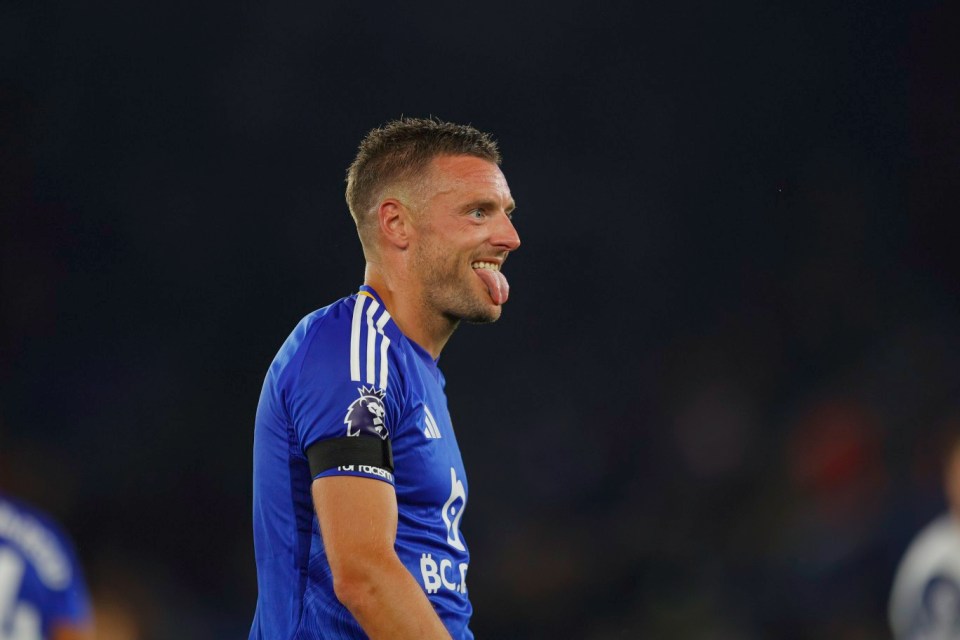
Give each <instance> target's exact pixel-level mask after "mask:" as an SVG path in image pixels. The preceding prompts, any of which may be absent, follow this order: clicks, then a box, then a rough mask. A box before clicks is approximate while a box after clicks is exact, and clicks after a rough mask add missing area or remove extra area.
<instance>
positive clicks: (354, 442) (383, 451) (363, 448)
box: [307, 436, 393, 478]
mask: <svg viewBox="0 0 960 640" xmlns="http://www.w3.org/2000/svg"><path fill="white" fill-rule="evenodd" d="M307 460H309V461H310V475H311V476H312V477H314V478H316V477H317V475H319V474H321V473H323V472H324V471H328V470H330V469H333V468H334V467H344V466H347V465H367V466H370V467H379V468H381V469H386V470H387V471H389V472H390V473H393V448H392V447H391V446H390V439H389V438H387V439H386V440H381V439H380V438H371V437H357V436H343V437H342V438H333V439H331V440H319V441H317V442H315V443H313V444H312V445H310V447H308V448H307Z"/></svg>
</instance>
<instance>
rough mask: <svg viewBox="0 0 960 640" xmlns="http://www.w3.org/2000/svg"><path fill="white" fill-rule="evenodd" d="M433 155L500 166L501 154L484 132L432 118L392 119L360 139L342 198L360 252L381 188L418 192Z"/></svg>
mask: <svg viewBox="0 0 960 640" xmlns="http://www.w3.org/2000/svg"><path fill="white" fill-rule="evenodd" d="M438 156H475V157H477V158H482V159H484V160H489V161H490V162H493V163H494V164H497V165H499V164H500V151H499V150H498V149H497V143H496V142H495V141H494V140H493V138H492V137H491V136H490V135H489V134H487V133H483V132H481V131H478V130H476V129H474V128H473V127H471V126H470V125H463V124H454V123H452V122H444V121H443V120H439V119H437V118H433V117H430V118H400V119H399V120H392V121H390V122H388V123H386V124H385V125H383V126H382V127H380V128H378V129H374V130H372V131H371V132H370V133H368V134H367V135H366V137H364V139H363V141H362V142H361V143H360V148H359V149H358V150H357V156H356V158H354V160H353V163H352V164H351V165H350V168H349V169H347V193H346V196H347V206H348V207H350V215H351V216H353V221H354V222H355V223H356V224H357V231H358V233H359V234H360V241H361V242H362V243H363V245H364V249H365V250H366V249H367V248H368V246H369V245H368V242H367V238H368V234H369V233H370V231H371V230H372V229H373V228H374V226H375V221H376V216H374V215H373V209H374V207H376V206H377V205H378V204H379V199H380V197H381V196H382V194H383V191H384V189H386V188H387V187H389V186H392V185H395V184H397V183H398V182H409V183H410V185H411V187H412V188H419V186H420V182H421V179H422V178H423V177H424V175H425V174H426V169H427V168H428V166H429V165H430V162H431V161H432V160H433V159H434V158H436V157H438ZM371 248H372V247H371Z"/></svg>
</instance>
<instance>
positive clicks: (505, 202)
mask: <svg viewBox="0 0 960 640" xmlns="http://www.w3.org/2000/svg"><path fill="white" fill-rule="evenodd" d="M426 183H427V185H428V187H432V188H427V189H424V190H423V191H424V192H425V193H426V195H424V196H423V198H422V199H420V200H419V201H416V202H409V203H405V202H403V201H401V200H400V199H399V198H397V197H392V196H390V195H387V197H385V198H383V199H382V200H381V202H380V204H379V206H378V209H377V218H378V221H379V230H380V234H379V236H378V238H377V240H378V246H377V248H376V249H377V250H376V251H374V252H371V253H372V254H374V255H375V256H376V258H374V260H370V261H368V262H367V270H366V278H365V280H366V283H367V284H369V285H370V286H372V287H373V288H374V289H376V291H377V293H379V294H380V297H381V298H382V299H383V301H384V303H385V304H386V306H387V309H389V310H390V315H391V316H392V317H393V319H394V321H395V322H396V323H397V325H398V326H399V327H400V329H401V330H402V331H403V333H404V334H405V335H406V336H407V337H409V338H411V339H412V340H414V341H415V342H416V343H417V344H419V345H420V346H422V347H423V348H424V349H426V350H427V351H428V352H430V354H432V355H433V356H434V357H435V358H436V357H439V355H440V352H441V351H442V349H443V347H444V345H445V344H446V342H447V340H449V339H450V336H451V335H452V334H453V332H454V330H455V329H456V328H457V325H458V324H459V322H460V321H461V320H467V321H470V322H493V321H495V320H497V319H498V318H499V317H500V313H501V308H500V305H497V304H494V303H493V301H492V300H491V299H490V296H489V294H488V293H487V289H486V286H484V284H483V282H482V281H481V280H480V278H479V276H477V275H476V274H475V273H474V272H473V268H472V267H471V264H472V263H473V262H475V261H478V260H482V261H486V262H496V263H498V264H501V265H502V264H503V262H504V261H506V259H507V256H508V254H509V253H510V252H511V251H514V250H516V249H517V248H518V247H519V246H520V237H519V236H518V235H517V230H516V229H515V228H514V226H513V222H512V221H511V215H512V212H513V209H514V206H515V205H514V202H513V198H512V196H511V195H510V188H509V187H508V186H507V181H506V178H504V176H503V173H501V171H500V168H499V167H498V166H497V165H496V164H494V163H492V162H489V161H487V160H483V159H480V158H475V157H473V156H441V157H438V158H435V159H434V160H433V162H432V163H431V168H430V174H429V176H428V178H427V180H426ZM396 191H397V192H401V191H402V189H401V188H400V187H398V188H397V190H396ZM388 194H389V192H388Z"/></svg>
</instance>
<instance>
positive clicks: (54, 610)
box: [0, 495, 91, 640]
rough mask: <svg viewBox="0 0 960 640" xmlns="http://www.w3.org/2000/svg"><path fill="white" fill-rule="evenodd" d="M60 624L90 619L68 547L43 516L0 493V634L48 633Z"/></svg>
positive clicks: (35, 638)
mask: <svg viewBox="0 0 960 640" xmlns="http://www.w3.org/2000/svg"><path fill="white" fill-rule="evenodd" d="M59 623H65V624H69V625H73V626H86V625H89V624H91V611H90V598H89V596H88V595H87V588H86V584H85V583H84V580H83V574H82V573H81V571H80V565H79V563H78V562H77V558H76V555H75V554H74V551H73V548H72V546H71V544H70V542H69V540H68V539H67V537H66V535H65V534H64V533H63V532H62V531H61V530H60V528H59V527H58V526H57V525H56V523H54V521H53V520H52V519H50V518H49V517H48V516H46V515H44V514H42V513H40V512H39V511H37V510H35V509H33V508H31V507H30V506H28V505H26V504H25V503H23V502H21V501H17V500H14V499H13V498H10V497H7V496H3V495H0V638H15V639H20V638H23V639H28V640H40V639H41V638H49V637H50V633H51V631H52V629H53V627H54V625H56V624H59Z"/></svg>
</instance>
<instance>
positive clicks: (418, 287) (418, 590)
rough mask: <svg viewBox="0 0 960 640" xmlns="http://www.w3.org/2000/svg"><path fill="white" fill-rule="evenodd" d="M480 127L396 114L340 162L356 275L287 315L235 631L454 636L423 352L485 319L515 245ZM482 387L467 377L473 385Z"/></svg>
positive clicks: (456, 587)
mask: <svg viewBox="0 0 960 640" xmlns="http://www.w3.org/2000/svg"><path fill="white" fill-rule="evenodd" d="M499 163H500V154H499V152H498V150H497V147H496V144H495V143H494V142H493V141H492V140H491V139H490V137H489V136H488V135H486V134H483V133H480V132H479V131H477V130H475V129H473V128H472V127H469V126H460V125H455V124H451V123H446V122H441V121H438V120H421V119H401V120H398V121H394V122H390V123H388V124H387V125H385V126H384V127H383V128H381V129H375V130H373V131H371V132H370V133H369V134H368V135H367V136H366V138H365V139H364V140H363V142H362V143H361V144H360V148H359V151H358V153H357V156H356V159H355V160H354V162H353V164H352V165H351V166H350V169H349V171H348V176H347V194H346V196H347V203H348V205H349V208H350V213H351V214H352V216H353V218H354V221H355V222H356V225H357V231H358V234H359V236H360V242H361V245H362V247H363V253H364V257H365V258H366V272H365V278H364V285H363V286H362V287H360V291H359V292H358V293H356V294H354V295H352V296H349V297H347V298H343V299H342V300H339V301H338V302H335V303H334V304H332V305H330V306H328V307H325V308H323V309H320V310H319V311H316V312H314V313H312V314H310V315H308V316H307V317H306V318H304V319H303V320H302V321H301V322H300V324H299V325H297V327H296V328H295V329H294V331H293V333H292V334H291V335H290V337H289V338H288V339H287V341H286V342H285V343H284V344H283V346H282V347H281V349H280V351H279V353H278V354H277V356H276V358H275V359H274V361H273V364H272V365H271V366H270V369H269V371H268V373H267V376H266V380H265V381H264V386H263V391H262V393H261V396H260V404H259V406H258V409H257V419H256V427H255V430H254V471H253V475H254V498H253V502H254V508H253V519H254V546H255V552H256V560H257V579H258V585H259V597H258V600H257V610H256V615H255V618H254V622H253V627H252V629H251V632H250V638H251V639H252V640H254V639H260V638H270V639H281V638H282V639H285V638H325V639H339V638H366V637H370V638H373V639H375V640H376V639H379V638H389V639H391V640H402V639H405V638H410V639H414V638H415V639H417V640H420V639H433V638H451V637H452V638H457V639H468V638H472V637H473V634H472V633H471V632H470V629H469V620H470V614H471V612H472V609H471V606H470V602H469V599H468V592H467V583H466V578H467V569H468V566H469V553H468V551H467V546H466V542H465V539H464V537H463V535H462V534H461V532H460V522H461V517H462V516H463V511H464V508H465V507H466V504H467V497H468V485H467V478H466V474H465V473H464V470H463V462H462V460H461V458H460V451H459V449H458V447H457V441H456V437H455V435H454V431H453V426H452V424H451V421H450V415H449V413H448V411H447V403H446V397H445V396H444V392H443V387H444V378H443V375H442V374H441V372H440V370H439V369H438V368H437V359H438V358H439V356H440V351H441V350H442V349H443V347H444V345H445V344H446V343H447V340H448V339H449V338H450V336H451V335H452V334H453V332H454V330H455V329H456V328H457V325H458V324H459V322H460V321H461V320H467V321H470V322H493V321H495V320H497V319H498V318H499V317H500V312H501V305H502V304H503V303H504V302H506V300H507V296H508V292H509V286H508V284H507V280H506V278H505V277H504V276H503V274H502V272H501V267H502V266H503V263H504V261H505V260H506V258H507V255H508V254H509V253H510V252H511V251H513V250H515V249H517V247H519V246H520V239H519V237H518V236H517V232H516V230H515V229H514V227H513V224H512V222H511V216H512V212H513V209H514V202H513V198H512V197H511V195H510V190H509V188H508V186H507V182H506V179H505V178H504V176H503V174H502V173H501V172H500V168H499V166H498V165H499ZM481 392H482V391H481Z"/></svg>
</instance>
